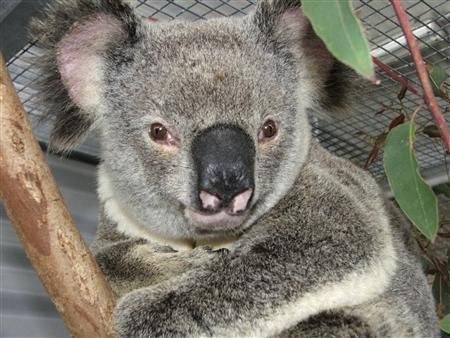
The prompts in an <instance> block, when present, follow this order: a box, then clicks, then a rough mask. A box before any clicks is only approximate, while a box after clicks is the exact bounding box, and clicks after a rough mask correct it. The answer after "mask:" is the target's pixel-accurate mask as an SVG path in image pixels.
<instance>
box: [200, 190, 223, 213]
mask: <svg viewBox="0 0 450 338" xmlns="http://www.w3.org/2000/svg"><path fill="white" fill-rule="evenodd" d="M200 201H201V202H202V207H203V209H206V210H210V211H217V210H218V209H219V208H220V206H221V204H222V200H221V199H220V198H219V197H217V196H216V195H213V194H211V193H209V192H207V191H204V190H202V191H200Z"/></svg>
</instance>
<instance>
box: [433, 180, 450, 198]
mask: <svg viewBox="0 0 450 338" xmlns="http://www.w3.org/2000/svg"><path fill="white" fill-rule="evenodd" d="M433 190H434V192H435V193H436V194H438V195H439V194H442V195H444V196H446V197H448V198H450V183H442V184H439V185H437V186H435V187H434V189H433Z"/></svg>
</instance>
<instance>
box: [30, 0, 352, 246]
mask: <svg viewBox="0 0 450 338" xmlns="http://www.w3.org/2000/svg"><path fill="white" fill-rule="evenodd" d="M33 27H34V35H35V37H38V38H40V44H41V47H42V48H43V49H44V55H43V56H42V58H41V60H42V61H43V62H44V66H43V69H44V76H45V77H44V79H43V83H44V85H45V89H46V91H45V92H44V94H45V98H46V101H47V107H48V108H49V110H51V111H53V112H54V114H56V120H55V126H54V129H53V132H52V135H51V146H52V147H53V148H54V149H57V150H60V151H61V150H62V151H67V150H70V149H71V148H72V147H73V146H75V145H76V144H77V143H78V142H79V141H80V140H81V139H82V138H83V137H84V136H85V135H86V133H87V131H88V130H89V129H91V128H93V127H95V128H96V129H98V131H99V137H100V143H101V154H102V167H103V170H104V172H106V173H107V174H108V176H109V178H110V180H111V182H112V185H113V188H114V191H115V196H116V197H117V198H118V199H119V201H120V203H121V205H122V206H124V207H125V208H127V210H128V212H129V213H130V214H131V215H132V216H133V217H134V218H135V219H136V220H138V221H139V223H141V224H143V225H145V226H146V227H149V228H151V229H152V230H154V231H157V232H158V233H160V234H164V235H169V236H175V237H185V238H199V237H202V236H221V235H224V234H237V233H240V232H241V231H243V230H244V229H245V228H246V227H248V226H250V225H251V223H252V222H253V221H254V220H255V219H256V218H257V217H259V216H260V215H262V214H264V213H265V212H267V211H268V210H269V209H270V208H272V207H273V206H274V205H275V204H276V203H277V202H278V201H279V200H280V199H281V198H282V197H283V196H284V195H285V194H286V192H287V191H288V190H289V189H290V188H291V187H292V185H293V184H294V182H295V180H296V178H297V176H298V174H299V172H300V170H301V168H302V165H303V163H304V162H305V159H306V156H307V153H308V150H309V143H310V129H309V126H308V122H307V111H308V110H318V109H321V110H324V109H325V110H327V109H335V108H339V107H342V105H343V104H344V102H345V98H344V96H345V93H346V92H345V88H346V87H347V84H348V81H349V80H348V76H346V73H348V69H347V68H346V67H344V66H343V65H342V64H340V63H338V62H336V60H335V59H334V58H333V57H331V56H330V54H329V53H328V52H327V50H326V48H325V47H324V45H323V44H322V43H321V41H320V40H319V39H318V38H317V37H316V36H315V34H314V33H313V31H312V29H311V27H310V25H309V23H308V21H307V19H306V18H305V17H304V16H303V14H302V12H301V9H300V7H299V1H298V0H295V1H288V0H285V1H282V0H272V1H270V0H262V1H260V2H259V3H258V4H257V8H256V10H255V12H253V13H252V14H250V15H248V16H246V17H243V18H238V19H229V18H224V19H214V20H209V21H198V22H193V23H190V22H181V21H179V22H177V21H173V22H168V23H156V24H155V23H151V22H149V21H147V20H145V19H141V18H139V17H137V16H136V15H135V14H134V13H133V11H132V10H131V9H130V8H129V7H128V6H127V5H124V4H123V3H122V2H121V1H119V0H58V1H57V2H56V4H55V5H54V6H53V7H50V8H49V9H48V10H47V12H46V17H45V18H44V19H41V20H37V21H35V22H34V24H33Z"/></svg>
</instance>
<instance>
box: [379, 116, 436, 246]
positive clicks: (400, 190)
mask: <svg viewBox="0 0 450 338" xmlns="http://www.w3.org/2000/svg"><path fill="white" fill-rule="evenodd" d="M415 137H416V126H415V124H414V122H412V121H411V122H408V123H404V124H401V125H399V126H397V127H395V128H394V129H392V130H391V131H390V132H389V134H388V137H387V138H386V143H385V147H384V157H383V164H384V170H385V172H386V176H387V179H388V181H389V185H390V186H391V188H392V191H393V193H394V197H395V199H396V201H397V203H398V204H399V206H400V208H401V209H402V210H403V212H404V213H405V214H406V216H408V218H409V219H410V220H411V222H412V223H413V224H414V225H415V226H416V227H417V229H419V231H420V232H422V234H424V235H425V236H426V237H427V238H428V239H429V240H433V239H434V238H435V237H436V234H437V230H438V222H439V217H438V207H437V200H436V196H435V194H434V193H433V190H432V189H431V188H430V187H429V186H428V185H427V184H426V183H425V181H424V180H423V178H422V177H421V176H420V174H419V168H418V165H417V160H416V156H415V153H414V142H415Z"/></svg>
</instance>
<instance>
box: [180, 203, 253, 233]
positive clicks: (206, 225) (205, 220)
mask: <svg viewBox="0 0 450 338" xmlns="http://www.w3.org/2000/svg"><path fill="white" fill-rule="evenodd" d="M184 214H185V217H186V218H187V219H188V220H189V221H190V222H191V223H193V224H194V226H195V227H196V228H197V229H198V231H199V232H200V233H209V232H217V231H219V232H222V231H224V230H237V229H238V228H239V227H240V226H241V225H242V223H243V222H244V221H245V219H246V218H247V215H248V213H243V214H239V215H232V214H229V213H228V212H227V211H223V210H222V211H219V212H217V213H213V214H208V213H202V212H200V211H196V210H192V209H185V212H184Z"/></svg>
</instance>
